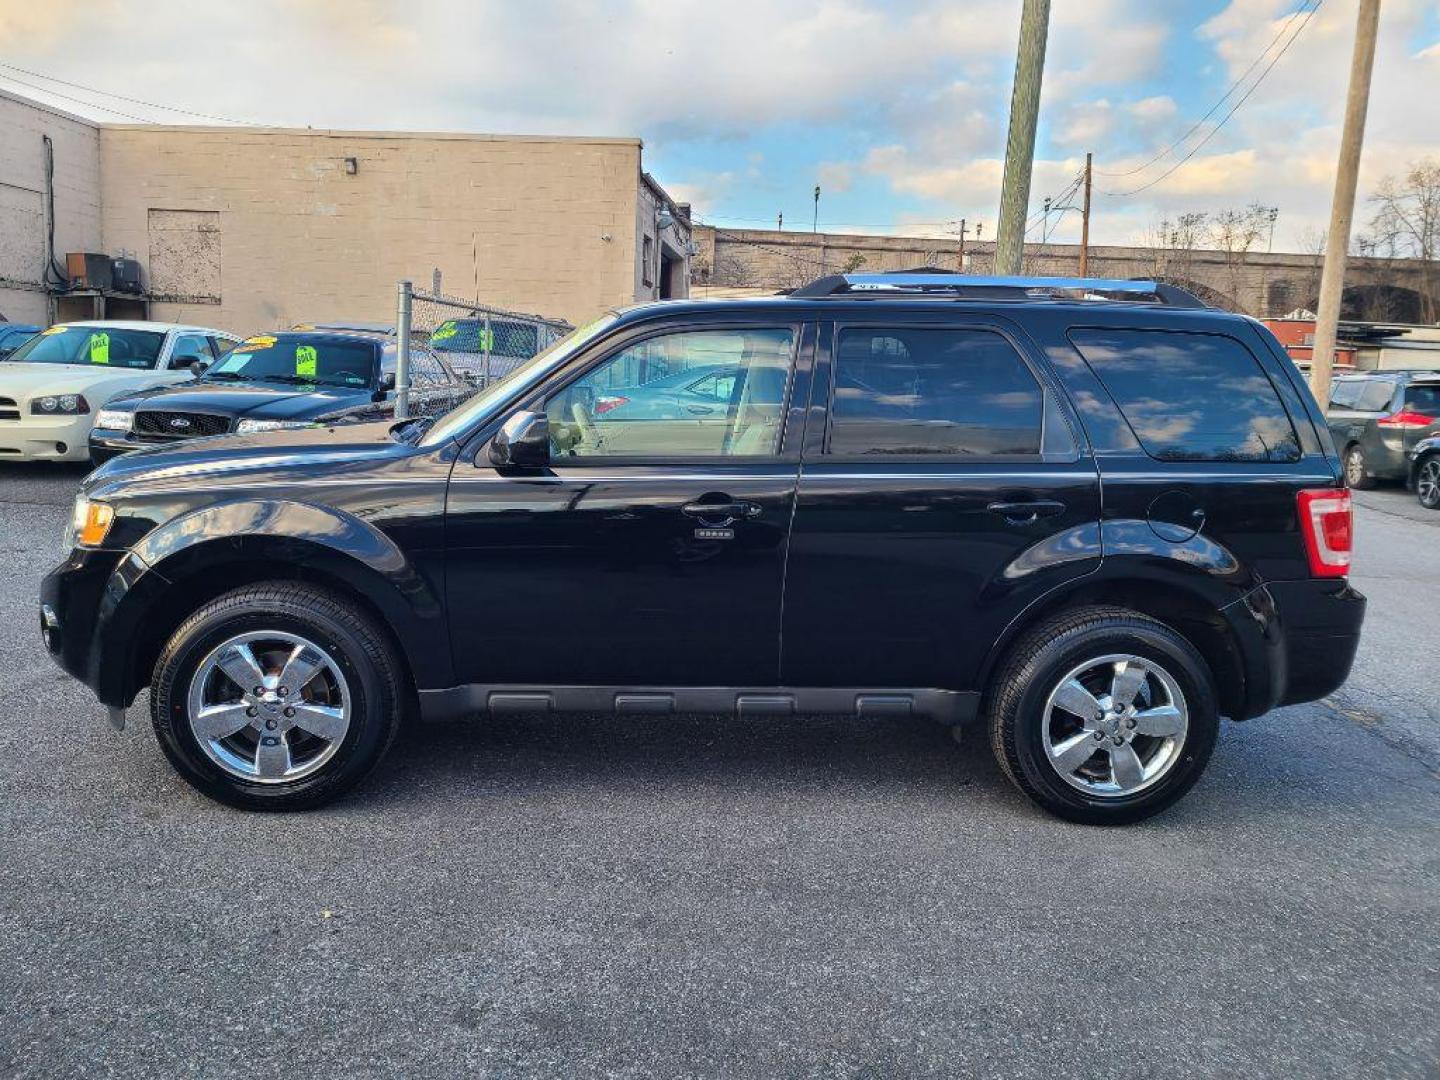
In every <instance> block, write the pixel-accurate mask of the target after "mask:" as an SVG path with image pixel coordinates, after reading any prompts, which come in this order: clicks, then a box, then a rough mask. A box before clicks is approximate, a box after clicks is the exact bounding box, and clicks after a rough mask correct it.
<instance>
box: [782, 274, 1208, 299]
mask: <svg viewBox="0 0 1440 1080" xmlns="http://www.w3.org/2000/svg"><path fill="white" fill-rule="evenodd" d="M1067 293H1069V294H1073V293H1078V294H1080V298H1081V299H1086V298H1090V297H1094V298H1096V299H1105V300H1113V299H1117V298H1124V299H1129V298H1131V297H1133V298H1135V299H1137V300H1141V301H1142V302H1147V303H1160V304H1167V305H1169V306H1171V307H1186V308H1203V307H1208V305H1207V304H1206V303H1205V302H1204V301H1202V300H1201V299H1200V298H1199V297H1198V296H1196V295H1195V294H1193V293H1190V292H1187V291H1186V290H1184V289H1182V288H1180V287H1178V286H1176V285H1167V284H1166V283H1165V282H1162V281H1127V280H1122V279H1119V278H1078V277H1077V278H1066V277H981V276H977V275H971V274H958V273H953V272H940V273H935V272H929V271H926V272H919V273H916V272H907V271H899V272H896V273H889V274H831V275H829V276H828V277H822V278H816V279H815V280H814V281H812V282H810V284H808V285H805V286H803V287H802V288H799V289H796V290H795V291H794V292H792V293H790V295H791V296H794V297H800V298H802V299H816V298H839V297H844V298H846V299H862V298H866V297H877V298H878V297H882V296H896V295H902V296H948V297H952V298H956V299H966V298H969V299H977V300H978V299H986V300H1043V299H1047V298H1048V299H1074V297H1073V296H1063V297H1062V296H1061V295H1060V294H1067ZM1117 294H1118V295H1117Z"/></svg>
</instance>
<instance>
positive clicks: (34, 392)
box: [0, 319, 240, 461]
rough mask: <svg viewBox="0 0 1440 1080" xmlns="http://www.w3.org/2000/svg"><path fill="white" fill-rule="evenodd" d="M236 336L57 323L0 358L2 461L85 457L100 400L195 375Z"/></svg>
mask: <svg viewBox="0 0 1440 1080" xmlns="http://www.w3.org/2000/svg"><path fill="white" fill-rule="evenodd" d="M239 341H240V339H239V338H238V337H236V336H235V335H234V334H230V333H226V332H225V331H224V330H212V329H210V328H208V327H204V326H178V325H176V324H174V323H159V322H127V321H122V320H116V319H110V320H101V321H94V322H72V323H58V324H56V325H55V326H52V327H50V328H49V329H48V330H42V331H41V332H40V333H39V334H37V335H36V336H35V337H33V338H31V339H30V340H29V341H27V342H26V343H25V344H24V345H22V346H20V348H18V349H16V350H15V352H14V353H12V354H11V355H10V357H9V358H8V359H7V360H5V361H3V362H0V461H3V460H46V461H87V460H89V457H90V447H89V438H90V429H91V427H93V426H94V423H95V419H96V417H97V415H98V414H99V412H100V410H101V409H102V408H104V406H105V403H106V402H108V401H110V400H111V399H113V398H117V397H120V396H121V395H124V394H130V393H134V392H135V391H136V390H144V389H146V388H148V387H151V386H163V385H165V384H167V383H175V382H184V381H185V380H187V379H193V378H194V377H195V372H194V371H193V370H192V366H193V365H195V364H197V363H199V364H204V365H209V364H211V363H213V362H214V361H215V360H216V359H217V358H219V357H221V356H224V355H225V354H226V353H228V352H229V351H230V350H231V349H232V348H234V347H235V345H236V344H237V343H238V342H239Z"/></svg>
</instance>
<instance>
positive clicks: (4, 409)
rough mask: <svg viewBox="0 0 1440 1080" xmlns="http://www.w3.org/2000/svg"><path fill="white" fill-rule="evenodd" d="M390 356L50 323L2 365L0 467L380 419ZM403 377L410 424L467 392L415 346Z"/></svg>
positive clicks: (304, 336) (349, 344) (342, 344)
mask: <svg viewBox="0 0 1440 1080" xmlns="http://www.w3.org/2000/svg"><path fill="white" fill-rule="evenodd" d="M396 350H397V346H396V343H395V341H394V339H393V338H391V337H389V336H387V335H383V334H378V333H375V332H373V331H368V330H363V329H355V330H346V331H339V330H316V331H279V332H276V333H273V334H262V335H256V336H253V337H249V338H244V339H241V338H239V337H237V336H236V335H234V334H230V333H227V332H225V331H223V330H216V329H213V328H208V327H198V326H182V325H174V324H166V323H152V322H119V321H95V322H74V323H62V324H58V325H56V326H52V327H50V328H49V329H45V330H37V332H36V333H35V334H34V336H33V337H31V338H30V339H29V340H27V341H26V342H24V343H23V344H21V345H20V346H19V347H18V348H17V349H16V350H15V352H14V354H13V355H11V356H10V357H9V358H8V359H7V360H6V362H5V363H4V364H0V457H6V458H12V459H21V460H54V461H84V460H87V459H88V460H89V461H90V462H91V463H92V464H95V465H99V464H101V463H102V462H105V461H107V460H109V459H110V458H112V457H114V456H116V455H117V454H122V453H126V452H129V451H132V450H139V449H144V448H146V447H150V446H155V445H158V444H165V443H173V442H175V441H177V440H182V439H193V438H200V437H206V436H215V435H223V434H229V433H239V434H244V433H249V432H256V431H269V430H274V429H276V428H283V427H303V426H308V425H311V424H320V423H326V424H329V423H339V422H351V421H359V420H372V419H383V418H385V417H387V416H393V415H394V411H395V404H396V386H395V375H396ZM410 370H411V394H410V403H411V409H412V413H413V415H416V416H435V415H439V414H441V413H443V412H446V411H448V410H449V409H451V408H454V407H455V406H456V405H458V404H459V403H460V402H461V401H462V400H463V399H464V398H465V397H467V396H469V394H470V393H472V392H473V387H472V386H470V384H469V383H468V382H466V380H464V379H463V378H461V377H460V376H459V375H458V374H456V372H455V371H454V369H453V368H451V366H450V365H449V364H448V363H447V362H446V361H445V360H444V359H442V358H441V357H440V356H439V355H437V354H436V353H434V352H432V351H431V350H429V349H427V348H424V347H422V346H412V348H411V364H410Z"/></svg>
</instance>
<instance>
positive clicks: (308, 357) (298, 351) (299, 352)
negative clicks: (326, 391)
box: [295, 345, 319, 379]
mask: <svg viewBox="0 0 1440 1080" xmlns="http://www.w3.org/2000/svg"><path fill="white" fill-rule="evenodd" d="M317 359H319V358H318V357H317V356H316V354H315V346H314V345H296V346H295V374H296V375H299V376H300V377H301V378H307V379H313V378H315V375H316V369H315V362H316V360H317Z"/></svg>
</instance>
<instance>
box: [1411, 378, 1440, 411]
mask: <svg viewBox="0 0 1440 1080" xmlns="http://www.w3.org/2000/svg"><path fill="white" fill-rule="evenodd" d="M1405 408H1406V409H1408V410H1409V411H1411V412H1417V413H1422V414H1424V415H1426V416H1440V384H1428V383H1417V384H1412V385H1411V386H1410V388H1409V389H1408V390H1406V391H1405Z"/></svg>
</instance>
